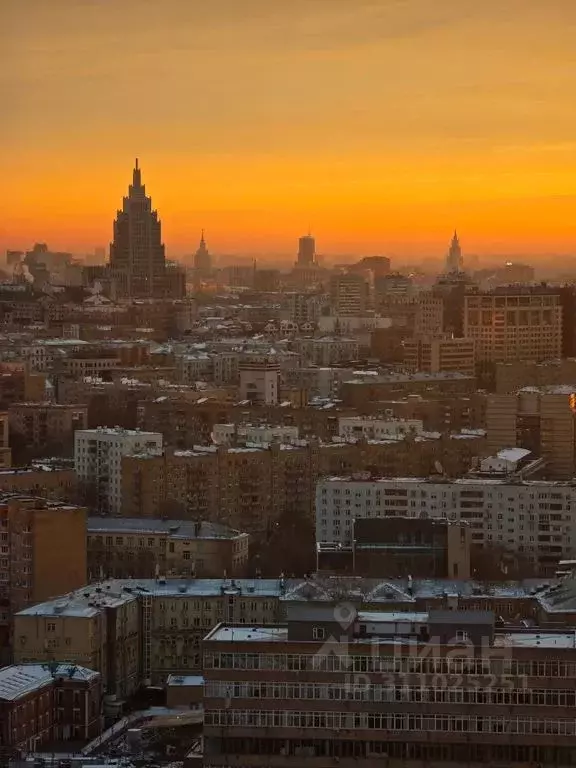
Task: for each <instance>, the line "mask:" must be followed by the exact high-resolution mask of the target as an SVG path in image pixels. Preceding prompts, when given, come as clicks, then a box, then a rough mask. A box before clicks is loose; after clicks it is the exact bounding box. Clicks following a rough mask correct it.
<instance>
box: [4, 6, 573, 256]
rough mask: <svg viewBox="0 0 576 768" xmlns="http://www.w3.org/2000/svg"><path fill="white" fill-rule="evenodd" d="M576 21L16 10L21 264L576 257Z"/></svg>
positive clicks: (16, 223)
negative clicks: (144, 195) (40, 251)
mask: <svg viewBox="0 0 576 768" xmlns="http://www.w3.org/2000/svg"><path fill="white" fill-rule="evenodd" d="M575 40H576V1H575V0H545V1H544V0H482V2H479V0H202V1H200V0H162V2H158V0H2V2H0V52H1V53H0V57H1V58H2V65H3V66H2V68H1V69H0V97H1V102H0V103H1V104H2V111H1V113H0V115H1V116H0V248H1V249H4V248H6V247H14V248H18V247H28V246H29V245H31V244H32V243H33V242H34V241H35V240H42V241H47V242H48V243H49V244H50V245H51V246H52V247H53V248H61V249H67V250H74V251H78V252H82V251H86V250H92V249H93V248H94V246H96V245H105V244H106V245H107V244H108V242H109V240H110V237H111V230H112V219H113V217H114V214H115V211H116V208H117V207H118V206H119V205H120V204H121V198H122V195H123V194H124V193H125V191H126V188H127V185H128V183H129V180H130V176H131V169H132V165H133V159H134V157H135V156H138V157H139V158H140V163H141V165H142V168H143V179H144V182H145V183H146V185H147V188H148V191H149V192H150V193H151V194H152V198H153V202H154V204H155V206H156V207H157V208H158V210H159V212H160V216H161V218H162V221H163V227H164V240H165V242H166V246H167V253H168V255H169V256H179V255H181V254H183V253H189V252H190V251H192V250H194V249H195V247H196V243H197V240H198V236H199V231H200V229H201V228H202V227H205V228H206V230H207V237H208V242H209V245H210V247H211V249H212V250H213V251H215V252H226V253H231V252H237V253H243V252H244V253H246V252H255V253H262V254H266V252H268V253H271V252H274V253H278V252H281V253H283V252H286V253H290V252H294V251H295V248H296V246H295V241H296V239H297V237H298V235H300V234H302V233H304V232H305V231H306V230H307V228H308V225H310V226H311V228H312V230H313V232H314V234H315V235H316V237H317V241H318V247H319V249H320V251H321V252H324V253H327V254H330V253H333V254H336V253H351V252H356V253H392V254H394V255H395V256H398V258H404V257H414V256H426V255H430V256H435V257H437V256H438V255H441V254H442V253H443V252H444V251H445V249H446V246H447V242H448V240H449V238H450V235H451V231H452V229H453V228H454V226H457V227H458V230H459V232H460V233H461V238H462V241H463V245H464V248H465V250H466V251H468V252H476V253H486V254H490V253H506V252H515V253H519V252H525V253H527V254H535V253H546V252H557V253H562V252H564V253H576V44H575V42H574V41H575Z"/></svg>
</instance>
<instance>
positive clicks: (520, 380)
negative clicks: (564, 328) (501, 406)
mask: <svg viewBox="0 0 576 768" xmlns="http://www.w3.org/2000/svg"><path fill="white" fill-rule="evenodd" d="M562 322H563V324H564V318H563V321H562ZM494 367H495V376H494V378H495V387H494V390H495V392H496V393H497V394H498V395H512V394H514V393H516V392H518V390H519V389H523V388H524V387H537V388H540V387H550V386H554V385H562V384H572V383H573V382H576V359H575V358H566V359H562V360H550V361H548V362H544V363H536V362H534V361H532V362H530V361H526V360H514V361H513V362H510V363H496V365H495V366H494Z"/></svg>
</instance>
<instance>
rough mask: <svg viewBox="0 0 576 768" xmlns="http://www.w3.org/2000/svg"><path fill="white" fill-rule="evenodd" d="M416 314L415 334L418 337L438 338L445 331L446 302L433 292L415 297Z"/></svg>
mask: <svg viewBox="0 0 576 768" xmlns="http://www.w3.org/2000/svg"><path fill="white" fill-rule="evenodd" d="M414 300H415V303H416V313H415V317H414V333H415V334H416V336H421V335H425V336H438V335H440V334H441V333H442V332H443V330H444V301H443V299H442V297H441V296H437V295H436V294H435V293H434V292H433V291H421V292H420V293H418V294H417V295H416V297H415V299H414Z"/></svg>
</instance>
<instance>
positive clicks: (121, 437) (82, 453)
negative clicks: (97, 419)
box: [74, 428, 162, 515]
mask: <svg viewBox="0 0 576 768" xmlns="http://www.w3.org/2000/svg"><path fill="white" fill-rule="evenodd" d="M140 453H141V454H145V455H160V454H161V453H162V435H161V434H160V433H158V432H140V430H130V429H119V428H118V429H111V428H98V429H85V430H78V431H77V432H76V433H75V440H74V466H75V469H76V474H77V476H78V480H79V482H80V483H81V484H82V485H83V486H84V487H85V488H86V490H87V491H88V492H89V493H91V494H92V497H93V500H92V503H93V505H94V506H95V507H96V509H97V510H98V511H100V512H106V513H109V514H113V515H119V514H120V513H121V507H122V457H123V456H127V455H129V454H140Z"/></svg>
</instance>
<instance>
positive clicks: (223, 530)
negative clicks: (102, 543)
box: [87, 517, 242, 539]
mask: <svg viewBox="0 0 576 768" xmlns="http://www.w3.org/2000/svg"><path fill="white" fill-rule="evenodd" d="M197 526H198V527H197ZM87 530H88V533H89V534H90V533H92V534H94V533H114V534H117V533H134V534H144V535H145V534H166V535H167V536H169V537H170V538H171V539H233V538H235V537H236V536H240V535H242V532H241V531H236V530H234V529H233V528H227V527H226V526H225V525H220V524H219V523H209V522H206V521H198V523H196V522H194V521H192V520H153V519H144V518H141V517H89V518H88V520H87Z"/></svg>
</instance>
